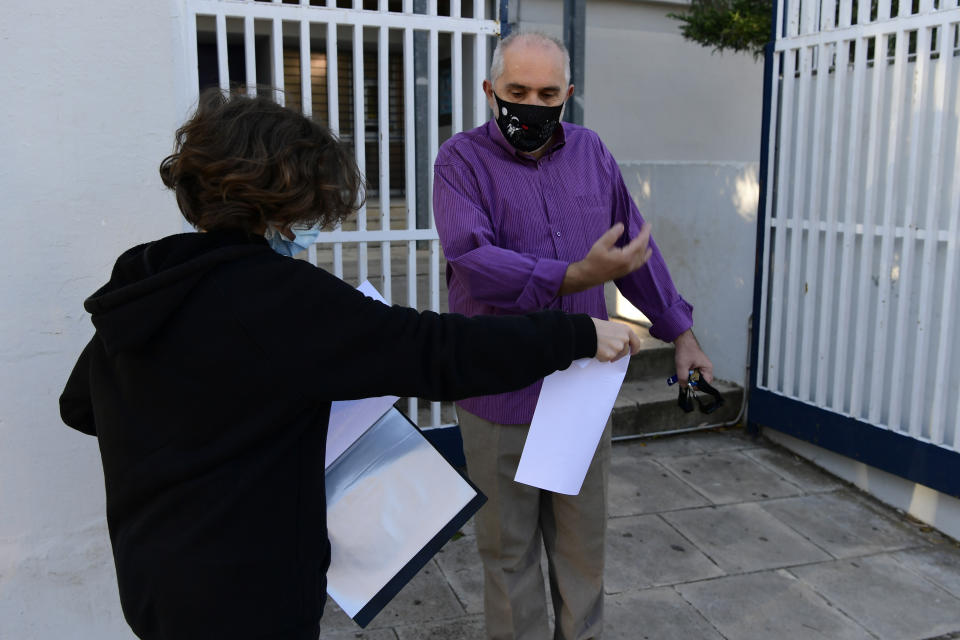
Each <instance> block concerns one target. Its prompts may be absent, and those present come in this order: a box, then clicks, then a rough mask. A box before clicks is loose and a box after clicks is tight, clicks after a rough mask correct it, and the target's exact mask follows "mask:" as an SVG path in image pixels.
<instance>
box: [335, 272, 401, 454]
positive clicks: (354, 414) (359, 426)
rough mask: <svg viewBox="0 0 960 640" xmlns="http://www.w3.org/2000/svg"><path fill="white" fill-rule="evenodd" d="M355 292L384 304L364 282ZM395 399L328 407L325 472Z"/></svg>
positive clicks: (387, 397)
mask: <svg viewBox="0 0 960 640" xmlns="http://www.w3.org/2000/svg"><path fill="white" fill-rule="evenodd" d="M357 291H359V292H360V293H362V294H363V295H365V296H367V297H368V298H373V299H374V300H377V301H378V302H382V303H384V304H387V301H386V300H385V299H384V298H383V296H382V295H380V292H379V291H377V289H376V288H375V287H374V286H373V285H372V284H370V281H369V280H364V281H363V282H362V283H361V284H360V286H359V287H357ZM398 399H399V398H397V396H382V397H379V398H363V399H362V400H338V401H336V402H334V403H333V405H332V406H331V407H330V422H329V425H328V426H327V451H326V455H325V456H324V458H325V460H324V468H325V469H326V468H327V467H329V466H330V465H331V464H333V461H334V460H336V459H337V458H338V457H339V456H340V454H342V453H343V452H344V451H346V450H347V449H348V448H349V447H350V445H351V444H353V443H354V441H356V439H357V438H359V437H360V436H361V435H363V433H364V432H365V431H366V430H367V429H369V428H370V427H371V426H372V425H373V423H374V422H376V421H377V420H379V419H380V417H381V416H382V415H383V414H385V413H386V412H387V411H388V410H389V409H390V407H392V406H393V404H394V403H395V402H396V401H397V400H398Z"/></svg>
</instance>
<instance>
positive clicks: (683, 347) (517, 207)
mask: <svg viewBox="0 0 960 640" xmlns="http://www.w3.org/2000/svg"><path fill="white" fill-rule="evenodd" d="M569 79H570V73H569V56H568V54H567V52H566V49H565V48H564V46H563V44H562V43H560V42H559V41H557V40H555V39H553V38H551V37H549V36H545V35H543V34H537V33H525V34H516V35H512V36H509V37H508V38H506V39H504V40H503V41H501V42H500V44H499V45H498V47H497V49H496V51H495V52H494V56H493V63H492V65H491V68H490V79H489V80H485V81H484V83H483V88H484V91H485V92H486V95H487V100H488V102H489V104H490V108H491V109H492V110H493V113H494V115H495V117H494V118H493V119H491V120H490V121H489V122H488V123H487V124H485V125H483V126H480V127H478V128H476V129H473V130H472V131H466V132H463V133H460V134H458V135H456V136H454V137H453V138H451V139H450V140H448V141H447V142H446V143H444V144H443V146H442V147H441V148H440V152H439V154H438V155H437V160H436V163H435V166H434V175H435V178H434V192H433V199H434V215H435V217H436V223H437V231H438V232H439V235H440V241H441V243H442V244H443V250H444V253H445V255H446V259H447V284H448V287H449V291H450V310H451V311H453V312H458V313H463V314H466V315H477V314H512V313H524V312H529V311H533V310H537V309H562V310H564V311H568V312H579V313H587V314H590V315H591V316H594V317H596V318H602V319H606V318H607V311H606V305H605V300H604V295H603V284H604V283H605V282H607V281H611V280H612V281H613V282H615V283H616V285H617V287H618V288H619V290H620V291H621V292H622V293H623V294H624V296H626V298H627V299H628V300H630V301H631V302H632V303H633V304H635V305H636V306H637V307H639V308H640V309H641V310H642V311H643V312H644V314H645V315H646V316H647V318H649V319H650V321H651V323H652V325H651V327H650V333H651V334H652V335H653V336H654V337H656V338H659V339H661V340H664V341H666V342H673V343H674V344H675V345H676V355H675V360H676V368H677V376H678V378H679V379H680V382H681V384H686V381H687V372H688V371H689V370H691V369H700V371H701V372H702V373H703V375H704V377H705V378H706V379H707V380H708V381H711V380H712V377H713V376H712V369H713V365H712V364H711V363H710V360H709V359H708V358H707V356H706V355H705V354H704V353H703V351H702V350H701V349H700V346H699V345H698V344H697V340H696V338H695V337H694V335H693V332H692V330H691V327H692V325H693V316H692V312H693V308H692V307H691V306H690V304H689V303H687V302H686V301H685V300H684V299H683V298H681V297H680V295H679V294H678V293H677V291H676V288H675V287H674V285H673V282H672V281H671V279H670V274H669V272H668V271H667V267H666V265H665V263H664V260H663V256H662V255H661V254H660V251H659V249H658V248H657V246H656V244H655V243H654V242H653V239H652V238H651V237H650V225H649V224H647V223H645V222H644V221H643V218H642V217H641V215H640V212H639V211H638V210H637V207H636V205H635V204H634V203H633V200H632V199H631V197H630V193H629V192H628V191H627V188H626V185H625V184H624V182H623V177H622V176H621V174H620V169H619V167H618V165H617V163H616V161H615V160H614V159H613V157H612V156H611V155H610V152H609V151H607V149H606V147H604V145H603V143H602V142H600V139H599V138H598V137H597V135H596V134H595V133H594V132H592V131H590V130H589V129H585V128H583V127H579V126H576V125H572V124H569V123H562V124H561V123H560V122H559V120H560V116H561V113H562V109H563V105H564V103H565V101H566V100H567V99H568V98H569V97H570V96H571V95H572V94H573V86H572V85H570V83H569ZM631 238H632V239H631ZM540 385H541V383H537V384H534V385H531V386H530V387H527V388H526V389H523V390H520V391H516V392H513V393H505V394H499V395H494V396H485V397H480V398H471V399H468V400H463V401H461V402H459V403H458V405H457V414H458V417H459V421H460V428H461V434H462V435H463V442H464V453H465V455H466V458H467V469H468V471H469V473H470V476H471V478H472V479H473V480H474V482H476V483H477V485H478V486H479V487H480V489H481V490H482V491H483V492H484V493H485V494H486V495H487V497H488V503H487V505H486V506H484V507H483V509H481V510H480V512H479V513H478V514H477V518H476V531H477V546H478V548H479V551H480V556H481V559H482V561H483V567H484V610H485V617H486V629H487V637H488V638H490V639H491V640H508V639H515V640H547V638H549V637H550V636H551V635H553V637H554V638H556V639H563V640H575V639H576V640H585V639H587V638H600V637H601V633H602V625H603V554H604V535H605V532H606V494H607V469H608V466H609V456H610V429H609V425H608V427H607V431H606V433H605V434H604V436H603V439H602V440H601V444H600V446H599V447H598V449H597V453H596V454H595V456H594V460H593V462H592V463H591V466H590V470H589V471H588V473H587V477H586V479H585V480H584V483H583V488H582V489H581V491H580V494H579V495H577V496H565V495H561V494H556V493H552V492H549V491H543V490H540V489H537V488H534V487H530V486H526V485H522V484H519V483H516V482H514V481H513V477H514V475H515V473H516V468H517V464H518V463H519V460H520V453H521V451H522V449H523V443H524V440H525V438H526V433H527V427H528V426H529V423H530V420H531V419H532V417H533V411H534V408H535V407H536V403H537V397H538V395H539V392H540ZM583 401H584V402H589V401H590V400H589V398H584V399H583ZM541 540H542V541H543V545H544V547H545V548H546V552H547V560H548V569H549V575H550V591H551V596H552V601H553V607H554V613H555V617H556V631H555V634H550V632H549V625H548V620H547V613H546V596H545V593H544V588H543V579H542V574H541V569H540V554H541Z"/></svg>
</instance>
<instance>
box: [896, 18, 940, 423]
mask: <svg viewBox="0 0 960 640" xmlns="http://www.w3.org/2000/svg"><path fill="white" fill-rule="evenodd" d="M904 36H905V37H907V34H904ZM929 47H930V31H929V29H920V30H919V31H918V32H917V60H916V63H915V64H914V68H913V82H912V83H911V84H912V89H913V90H912V92H911V100H910V110H911V118H910V123H909V128H908V129H907V139H908V140H910V147H909V151H908V152H907V156H906V158H905V159H906V162H907V190H906V197H905V198H904V208H905V210H904V220H903V228H904V232H903V244H902V247H903V248H902V249H901V259H900V278H899V289H900V293H899V296H898V297H899V300H898V301H897V316H896V324H895V325H894V340H893V363H892V366H891V367H890V375H891V383H890V393H889V396H888V398H889V400H890V411H889V418H888V419H887V425H888V426H889V427H890V428H891V429H896V430H898V431H899V430H901V424H900V417H901V414H902V405H903V391H904V386H905V382H904V381H905V378H906V375H905V373H906V370H907V366H908V365H907V363H906V362H905V360H906V352H905V351H906V350H905V346H906V344H907V341H908V336H910V335H914V332H915V331H916V328H915V327H916V324H915V323H912V322H911V323H909V325H908V320H907V313H908V312H909V311H910V310H911V309H912V308H913V305H912V303H911V301H910V293H911V288H912V286H913V279H914V272H913V253H914V248H915V244H916V234H917V226H916V224H915V223H914V217H915V216H916V212H917V165H919V164H920V158H919V155H920V138H921V137H923V130H924V125H925V121H926V118H925V115H926V111H927V97H926V95H925V93H926V91H927V89H926V84H927V83H926V80H927V77H926V75H927V66H928V65H927V49H929ZM905 55H906V52H905ZM904 62H906V59H904ZM931 157H932V158H936V157H937V156H936V155H933V156H931ZM935 163H936V160H935V161H934V164H935ZM921 317H922V316H921ZM918 402H919V400H917V399H915V400H914V404H917V403H918ZM921 426H922V425H921V424H920V423H919V422H917V423H916V424H911V425H909V429H910V435H912V436H914V437H916V436H919V435H920V428H921Z"/></svg>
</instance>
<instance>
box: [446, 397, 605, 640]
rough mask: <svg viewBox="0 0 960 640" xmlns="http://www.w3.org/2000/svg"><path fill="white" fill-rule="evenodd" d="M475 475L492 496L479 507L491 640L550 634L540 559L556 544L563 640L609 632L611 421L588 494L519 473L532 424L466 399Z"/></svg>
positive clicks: (467, 445) (538, 638) (550, 563)
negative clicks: (478, 408)
mask: <svg viewBox="0 0 960 640" xmlns="http://www.w3.org/2000/svg"><path fill="white" fill-rule="evenodd" d="M457 415H458V417H459V420H460V432H461V434H462V436H463V451H464V454H465V455H466V459H467V472H468V474H469V475H470V479H471V480H472V481H473V482H474V483H475V484H476V485H477V486H478V487H479V488H480V490H481V491H483V493H484V494H485V495H486V496H487V503H486V504H485V505H484V506H483V507H482V508H481V509H480V511H479V512H478V513H477V515H476V517H475V525H476V531H477V547H478V549H479V551H480V558H481V560H482V562H483V577H484V592H483V596H484V615H485V619H486V628H487V638H489V640H549V638H550V637H551V634H550V627H549V623H548V620H547V609H546V595H545V593H544V586H543V574H542V572H541V568H540V557H541V540H542V543H543V547H544V548H545V549H546V552H547V568H548V571H549V576H550V594H551V599H552V601H553V611H554V616H555V619H556V624H555V632H554V634H553V638H554V640H588V639H595V640H599V638H601V636H602V630H603V553H604V536H605V534H606V528H607V475H608V470H609V467H610V423H609V422H608V423H607V428H606V430H605V431H604V434H603V437H602V439H601V441H600V446H599V447H598V448H597V452H596V454H594V457H593V461H592V462H591V464H590V469H589V470H588V472H587V477H586V478H585V480H584V482H583V487H582V488H581V490H580V494H579V495H576V496H567V495H563V494H559V493H553V492H551V491H544V490H542V489H537V488H536V487H531V486H528V485H525V484H520V483H517V482H514V481H513V476H514V474H515V473H516V470H517V465H518V464H519V462H520V454H521V452H522V450H523V443H524V441H525V440H526V437H527V429H528V427H529V425H501V424H496V423H494V422H490V421H488V420H484V419H482V418H479V417H477V416H475V415H473V414H471V413H469V412H467V411H464V410H463V409H459V408H458V409H457Z"/></svg>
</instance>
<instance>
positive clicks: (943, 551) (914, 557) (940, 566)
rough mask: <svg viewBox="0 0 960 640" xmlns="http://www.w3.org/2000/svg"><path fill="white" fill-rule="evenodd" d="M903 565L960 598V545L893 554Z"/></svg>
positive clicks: (954, 544)
mask: <svg viewBox="0 0 960 640" xmlns="http://www.w3.org/2000/svg"><path fill="white" fill-rule="evenodd" d="M893 557H894V558H895V559H896V561H897V562H899V563H900V564H901V565H903V566H905V567H906V568H908V569H910V570H911V571H913V572H914V573H917V574H920V575H921V576H923V577H924V578H926V579H927V580H930V581H931V582H933V583H935V584H937V585H938V586H940V587H941V588H943V589H946V590H947V591H949V592H950V593H952V594H953V595H954V596H955V597H957V598H960V545H958V544H956V543H945V544H943V546H938V547H925V548H923V549H911V550H909V551H901V552H900V553H895V554H893Z"/></svg>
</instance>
